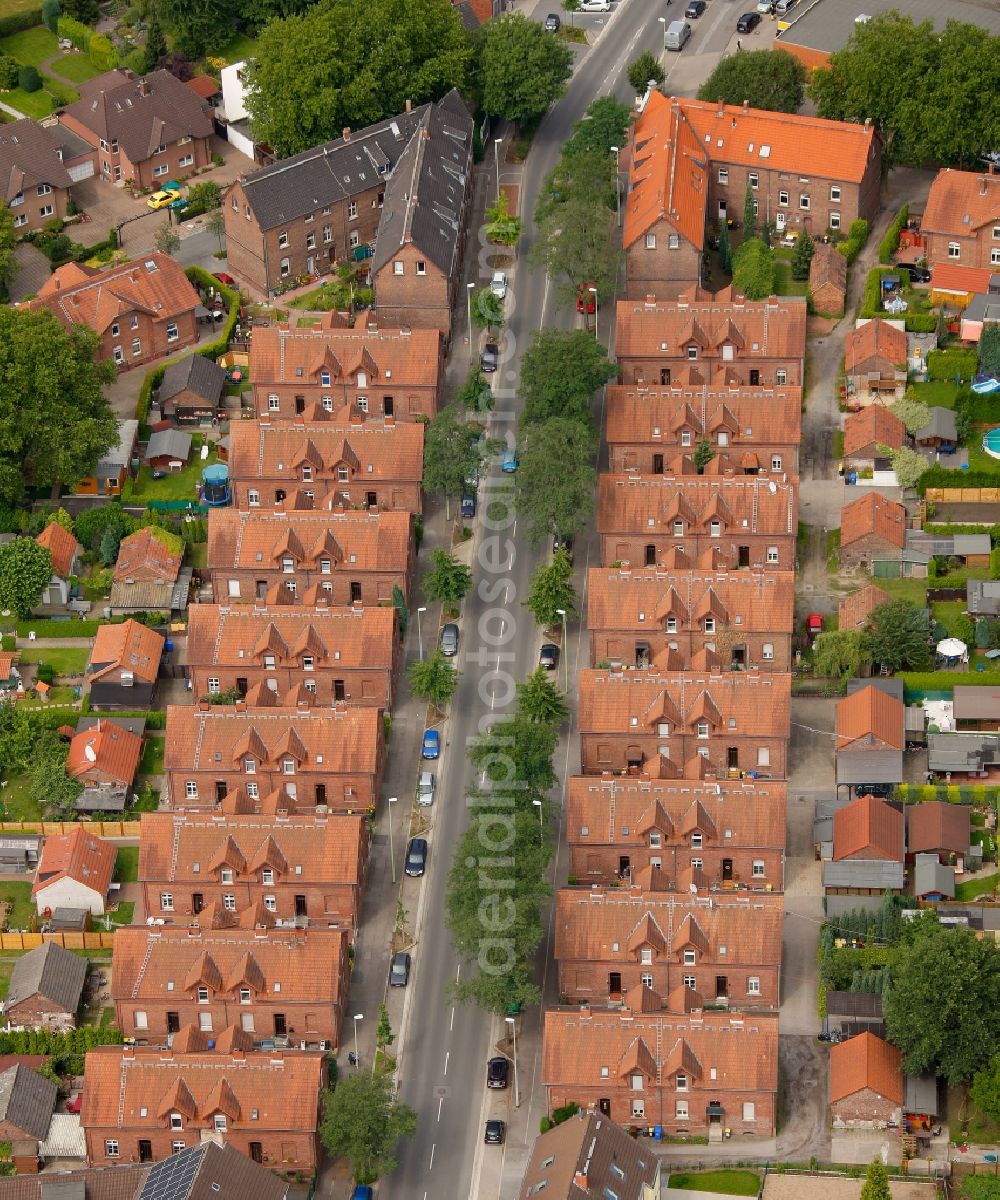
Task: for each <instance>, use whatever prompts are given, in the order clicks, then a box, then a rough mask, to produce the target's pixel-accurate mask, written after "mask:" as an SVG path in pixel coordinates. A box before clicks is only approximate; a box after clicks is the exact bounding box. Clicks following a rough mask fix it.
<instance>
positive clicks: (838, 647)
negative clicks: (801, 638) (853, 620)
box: [812, 629, 871, 679]
mask: <svg viewBox="0 0 1000 1200" xmlns="http://www.w3.org/2000/svg"><path fill="white" fill-rule="evenodd" d="M812 661H813V674H814V675H821V676H824V677H826V678H834V677H837V676H839V677H840V678H841V679H846V678H848V677H849V676H852V675H857V673H858V672H859V671H860V670H861V668H862V667H863V666H864V665H865V663H866V662H870V661H871V660H870V658H869V656H868V652H867V650H866V648H865V640H864V635H863V634H862V632H861V630H860V629H840V630H831V631H830V632H829V633H821V634H820V635H819V637H818V638H817V639H816V641H815V642H814V643H813V654H812Z"/></svg>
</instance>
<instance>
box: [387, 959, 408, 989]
mask: <svg viewBox="0 0 1000 1200" xmlns="http://www.w3.org/2000/svg"><path fill="white" fill-rule="evenodd" d="M409 982H410V956H409V955H408V954H407V953H406V951H405V950H400V951H399V952H398V953H397V954H394V955H393V956H392V963H391V964H390V966H389V987H406V985H407V984H408V983H409Z"/></svg>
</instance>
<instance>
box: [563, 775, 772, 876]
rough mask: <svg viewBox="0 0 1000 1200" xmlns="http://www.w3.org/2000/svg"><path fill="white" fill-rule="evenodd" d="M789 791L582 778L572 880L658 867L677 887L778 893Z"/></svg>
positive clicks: (573, 823)
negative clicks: (693, 886) (695, 885)
mask: <svg viewBox="0 0 1000 1200" xmlns="http://www.w3.org/2000/svg"><path fill="white" fill-rule="evenodd" d="M786 802H787V786H786V785H785V784H784V783H779V782H775V781H773V780H767V781H766V782H765V781H762V780H749V779H719V780H703V779H701V778H699V777H697V776H695V777H693V778H689V777H684V778H681V779H656V778H653V777H652V776H649V775H642V774H640V775H625V776H621V775H613V774H612V773H610V772H607V773H605V774H603V775H601V776H594V775H576V776H574V777H573V778H571V779H570V781H569V790H568V799H567V803H566V841H567V844H568V846H569V874H570V877H571V879H574V880H576V881H577V882H578V883H581V884H598V885H602V884H603V885H607V884H613V883H617V882H618V881H621V880H631V879H632V877H633V876H634V875H637V874H639V873H640V872H644V871H647V870H649V869H650V868H652V869H653V870H654V871H657V872H662V875H663V877H664V879H666V880H667V881H668V882H669V883H671V884H672V885H673V886H674V890H678V888H679V886H680V885H681V883H682V882H683V883H685V884H687V885H688V886H689V885H690V884H691V883H695V884H697V886H698V887H699V888H702V889H703V888H705V887H708V888H716V889H718V888H722V889H724V890H729V889H739V890H740V891H741V892H742V891H743V890H744V889H750V890H751V891H755V892H756V891H775V892H780V891H782V890H783V888H784V864H785V806H786Z"/></svg>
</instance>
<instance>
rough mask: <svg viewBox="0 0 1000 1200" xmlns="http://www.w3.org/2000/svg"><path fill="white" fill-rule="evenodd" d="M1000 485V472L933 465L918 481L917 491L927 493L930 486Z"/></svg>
mask: <svg viewBox="0 0 1000 1200" xmlns="http://www.w3.org/2000/svg"><path fill="white" fill-rule="evenodd" d="M998 485H1000V473H998V472H995V471H947V470H945V468H944V467H931V469H930V470H929V471H925V472H924V473H923V475H921V476H920V479H919V480H918V482H917V485H916V487H917V491H918V492H919V493H920V495H921V496H923V495H925V494H926V492H927V489H928V488H932V487H933V488H995V487H997V486H998Z"/></svg>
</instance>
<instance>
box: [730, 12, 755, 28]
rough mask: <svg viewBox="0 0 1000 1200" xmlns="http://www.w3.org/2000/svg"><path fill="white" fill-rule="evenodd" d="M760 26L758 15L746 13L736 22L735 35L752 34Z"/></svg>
mask: <svg viewBox="0 0 1000 1200" xmlns="http://www.w3.org/2000/svg"><path fill="white" fill-rule="evenodd" d="M759 24H760V13H756V12H748V13H744V14H743V16H742V17H740V19H739V20H738V21H737V22H736V32H737V33H753V31H754V30H755V29H756V28H757V26H758V25H759Z"/></svg>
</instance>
